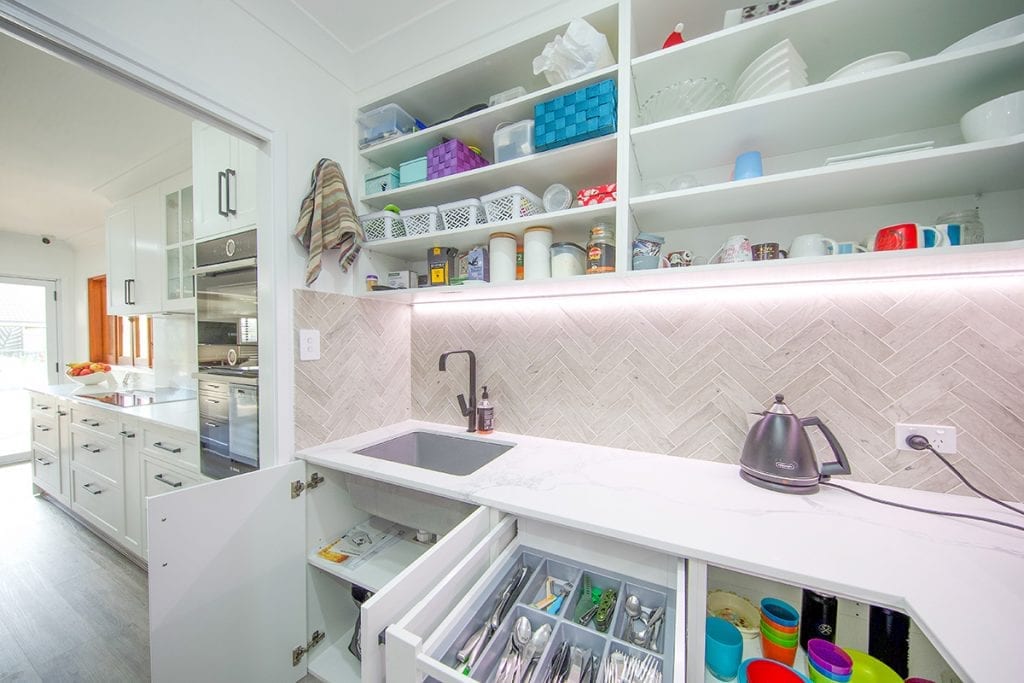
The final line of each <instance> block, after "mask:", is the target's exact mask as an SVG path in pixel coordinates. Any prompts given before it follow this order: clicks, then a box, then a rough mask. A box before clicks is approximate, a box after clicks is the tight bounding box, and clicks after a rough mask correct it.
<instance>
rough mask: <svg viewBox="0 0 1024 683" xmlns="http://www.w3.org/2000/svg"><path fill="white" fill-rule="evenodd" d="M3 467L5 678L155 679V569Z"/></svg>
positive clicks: (0, 532) (0, 584)
mask: <svg viewBox="0 0 1024 683" xmlns="http://www.w3.org/2000/svg"><path fill="white" fill-rule="evenodd" d="M31 483H32V474H31V468H30V466H29V465H28V464H27V463H23V464H18V465H8V466H6V467H0V681H4V682H6V681H46V682H47V683H49V682H50V681H97V682H100V681H102V682H105V683H108V682H114V681H133V682H134V681H148V680H149V614H148V612H149V607H148V588H147V584H146V573H145V572H144V571H143V570H142V569H140V568H139V567H137V566H136V565H134V564H132V563H131V562H129V561H128V560H127V559H126V558H125V557H124V556H123V555H121V554H120V553H118V552H117V551H115V550H114V549H112V548H111V547H110V546H108V545H107V544H106V543H105V542H103V541H101V540H100V539H99V538H97V537H96V536H95V535H93V534H92V532H90V531H89V530H88V529H86V528H85V527H84V526H82V525H81V524H79V523H78V522H76V521H75V520H73V519H72V518H71V517H70V516H68V515H67V514H66V513H64V512H63V511H62V510H60V509H59V508H58V507H57V506H56V505H54V504H51V503H50V502H49V501H48V500H47V499H46V498H43V497H40V498H36V497H33V496H32V485H31Z"/></svg>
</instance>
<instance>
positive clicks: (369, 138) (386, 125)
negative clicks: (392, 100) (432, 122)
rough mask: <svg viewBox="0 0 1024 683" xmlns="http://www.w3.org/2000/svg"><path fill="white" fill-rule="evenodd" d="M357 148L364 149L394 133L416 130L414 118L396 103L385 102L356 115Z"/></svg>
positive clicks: (393, 135)
mask: <svg viewBox="0 0 1024 683" xmlns="http://www.w3.org/2000/svg"><path fill="white" fill-rule="evenodd" d="M356 121H358V122H359V149H366V148H367V147H370V146H372V145H376V144H377V143H380V142H384V141H385V140H388V139H390V138H393V137H395V136H396V135H405V134H406V133H414V132H416V119H414V118H413V117H412V116H410V115H409V114H408V113H407V112H406V111H405V110H404V109H402V108H401V107H399V106H398V105H397V104H385V105H384V106H383V107H377V108H376V109H374V110H373V111H368V112H365V113H363V114H360V115H359V116H357V117H356Z"/></svg>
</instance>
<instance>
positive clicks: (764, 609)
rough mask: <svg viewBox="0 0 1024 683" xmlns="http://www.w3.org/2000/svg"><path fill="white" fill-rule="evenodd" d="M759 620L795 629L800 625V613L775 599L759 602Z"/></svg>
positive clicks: (786, 603)
mask: <svg viewBox="0 0 1024 683" xmlns="http://www.w3.org/2000/svg"><path fill="white" fill-rule="evenodd" d="M761 618H762V619H767V620H768V621H772V622H774V623H776V624H778V625H779V626H784V627H789V628H795V627H796V626H797V624H799V623H800V613H799V612H797V611H796V608H795V607H793V606H792V605H790V604H789V603H788V602H783V601H782V600H778V599H776V598H765V599H764V600H762V601H761Z"/></svg>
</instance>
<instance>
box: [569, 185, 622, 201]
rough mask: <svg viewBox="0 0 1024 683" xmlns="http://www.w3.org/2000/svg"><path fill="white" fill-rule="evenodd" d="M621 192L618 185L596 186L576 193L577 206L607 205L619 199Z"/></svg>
mask: <svg viewBox="0 0 1024 683" xmlns="http://www.w3.org/2000/svg"><path fill="white" fill-rule="evenodd" d="M618 196H619V192H618V186H617V185H616V183H608V184H607V185H595V186H594V187H588V188H585V189H583V190H580V191H579V192H577V193H576V205H577V206H592V205H594V204H605V203H607V202H614V201H615V200H616V199H618Z"/></svg>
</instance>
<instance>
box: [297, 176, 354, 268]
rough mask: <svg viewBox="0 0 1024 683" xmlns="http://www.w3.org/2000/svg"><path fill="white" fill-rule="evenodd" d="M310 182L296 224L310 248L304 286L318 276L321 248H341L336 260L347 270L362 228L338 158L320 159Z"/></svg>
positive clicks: (298, 232) (306, 245)
mask: <svg viewBox="0 0 1024 683" xmlns="http://www.w3.org/2000/svg"><path fill="white" fill-rule="evenodd" d="M309 185H310V187H309V194H307V195H306V198H305V199H303V200H302V207H301V208H300V209H299V222H298V223H297V224H296V225H295V237H296V239H298V240H299V243H300V244H301V245H302V246H303V247H305V249H306V250H307V251H308V252H309V258H308V259H307V260H306V285H307V286H308V285H311V284H313V283H314V282H315V281H316V279H317V278H318V277H319V276H320V268H321V260H322V258H323V252H324V250H326V249H334V248H336V247H337V248H340V249H341V253H340V254H339V255H338V262H339V263H341V268H342V270H344V271H348V268H349V266H351V265H352V262H353V261H355V260H356V257H357V256H358V255H359V249H360V245H361V244H362V241H363V229H362V227H361V226H360V225H359V219H358V218H357V217H356V212H355V208H354V206H353V204H352V196H351V195H350V194H349V192H348V185H347V184H346V182H345V174H344V173H342V172H341V167H340V166H339V165H338V162H336V161H332V160H330V159H321V160H320V161H319V163H317V165H316V168H315V169H314V170H313V174H312V176H311V178H310V182H309Z"/></svg>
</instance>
